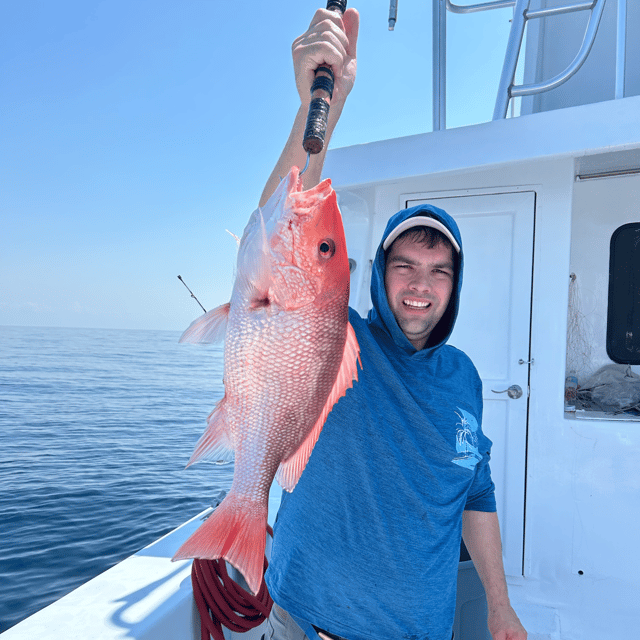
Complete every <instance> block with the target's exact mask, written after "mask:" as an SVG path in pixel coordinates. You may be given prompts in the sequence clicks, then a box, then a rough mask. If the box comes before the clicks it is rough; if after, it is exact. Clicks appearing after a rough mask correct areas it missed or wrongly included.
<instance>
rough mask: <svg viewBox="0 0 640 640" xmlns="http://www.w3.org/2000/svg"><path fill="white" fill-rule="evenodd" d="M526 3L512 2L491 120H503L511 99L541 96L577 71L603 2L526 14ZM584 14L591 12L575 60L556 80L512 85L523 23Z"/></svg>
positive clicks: (594, 0)
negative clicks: (513, 6)
mask: <svg viewBox="0 0 640 640" xmlns="http://www.w3.org/2000/svg"><path fill="white" fill-rule="evenodd" d="M530 2H531V0H517V1H516V7H515V10H514V16H513V22H512V23H511V31H510V32H509V41H508V43H507V54H506V56H505V60H504V65H503V67H502V75H501V76H500V84H499V85H498V97H497V99H496V106H495V109H494V111H493V119H494V120H500V119H502V118H506V117H507V108H508V106H509V100H510V99H511V98H516V97H519V96H530V95H534V94H537V93H542V92H543V91H550V90H551V89H555V88H556V87H558V86H560V85H561V84H563V83H564V82H566V81H567V80H568V79H569V78H571V77H572V76H573V75H574V74H575V73H576V72H577V71H578V69H580V67H581V66H582V65H583V63H584V61H585V60H586V59H587V56H588V55H589V52H590V51H591V47H592V46H593V43H594V41H595V38H596V33H597V32H598V26H599V24H600V18H602V11H603V10H604V4H605V2H606V0H591V1H590V2H580V3H574V4H567V5H561V6H558V7H553V8H550V9H542V10H539V11H529V4H530ZM586 10H589V11H591V16H590V17H589V23H588V25H587V30H586V32H585V36H584V39H583V41H582V46H581V47H580V50H579V51H578V54H577V55H576V57H575V58H574V59H573V62H572V63H571V64H570V65H569V66H568V67H567V68H566V69H565V70H564V71H563V72H562V73H559V74H558V75H557V76H555V77H553V78H551V79H550V80H546V81H545V82H538V83H534V84H526V85H514V77H515V74H516V66H517V64H518V56H519V55H520V49H521V47H522V38H523V36H524V29H525V26H526V23H527V20H534V19H537V18H546V17H549V16H555V15H561V14H564V13H572V12H574V11H586Z"/></svg>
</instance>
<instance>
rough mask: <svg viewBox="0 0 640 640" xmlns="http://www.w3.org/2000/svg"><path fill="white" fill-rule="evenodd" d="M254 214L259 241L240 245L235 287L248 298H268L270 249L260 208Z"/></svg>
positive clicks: (270, 281) (270, 286) (271, 279)
mask: <svg viewBox="0 0 640 640" xmlns="http://www.w3.org/2000/svg"><path fill="white" fill-rule="evenodd" d="M256 215H257V218H258V221H259V234H260V235H259V236H258V238H259V242H253V243H251V244H250V246H249V247H241V249H240V250H241V254H240V255H239V256H238V270H237V273H236V284H235V287H236V288H237V289H238V290H239V291H240V292H241V296H242V297H243V298H245V299H248V300H254V299H255V300H262V299H265V298H269V291H271V290H272V288H273V277H272V274H271V249H270V247H269V238H268V236H267V229H266V226H265V222H264V217H263V215H262V209H258V211H257V213H256ZM249 249H250V250H249Z"/></svg>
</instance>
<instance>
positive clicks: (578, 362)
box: [567, 273, 592, 377]
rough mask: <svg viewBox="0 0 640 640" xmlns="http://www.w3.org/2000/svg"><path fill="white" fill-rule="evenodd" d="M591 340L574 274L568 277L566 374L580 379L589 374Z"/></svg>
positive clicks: (576, 278)
mask: <svg viewBox="0 0 640 640" xmlns="http://www.w3.org/2000/svg"><path fill="white" fill-rule="evenodd" d="M591 342H592V341H591V339H590V331H589V327H588V321H587V318H586V316H585V314H584V313H583V312H582V296H581V292H580V283H579V282H578V277H577V276H576V274H575V273H571V274H570V275H569V309H568V314H567V374H568V373H569V372H573V373H575V374H576V375H577V376H578V377H582V376H585V375H588V374H590V373H591V367H592V362H591Z"/></svg>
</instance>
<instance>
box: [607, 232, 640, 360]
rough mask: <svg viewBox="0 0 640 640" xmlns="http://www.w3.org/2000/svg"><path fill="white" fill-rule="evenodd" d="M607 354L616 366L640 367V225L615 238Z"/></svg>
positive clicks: (619, 233)
mask: <svg viewBox="0 0 640 640" xmlns="http://www.w3.org/2000/svg"><path fill="white" fill-rule="evenodd" d="M610 251H611V253H610V258H609V310H608V314H607V353H608V354H609V357H610V358H611V359H612V360H613V361H614V362H619V363H621V364H640V222H632V223H630V224H625V225H622V226H621V227H619V228H618V229H616V230H615V231H614V232H613V235H612V236H611V249H610Z"/></svg>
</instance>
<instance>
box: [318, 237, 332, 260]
mask: <svg viewBox="0 0 640 640" xmlns="http://www.w3.org/2000/svg"><path fill="white" fill-rule="evenodd" d="M335 252H336V244H335V242H334V241H333V240H331V238H327V239H325V240H323V241H322V242H321V243H320V244H319V245H318V253H319V254H320V255H321V256H322V257H323V258H330V257H331V256H332V255H333V254H334V253H335Z"/></svg>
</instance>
